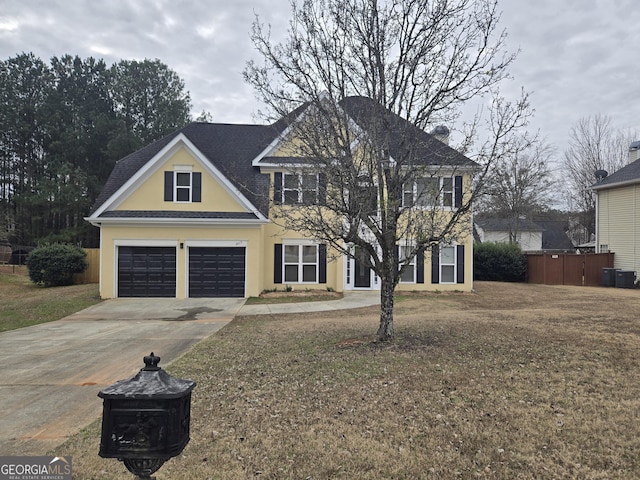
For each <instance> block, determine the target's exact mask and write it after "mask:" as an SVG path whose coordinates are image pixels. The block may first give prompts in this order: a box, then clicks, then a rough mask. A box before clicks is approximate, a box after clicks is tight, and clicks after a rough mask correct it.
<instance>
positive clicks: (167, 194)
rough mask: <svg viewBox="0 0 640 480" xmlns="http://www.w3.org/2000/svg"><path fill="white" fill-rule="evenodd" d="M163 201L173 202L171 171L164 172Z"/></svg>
mask: <svg viewBox="0 0 640 480" xmlns="http://www.w3.org/2000/svg"><path fill="white" fill-rule="evenodd" d="M164 201H165V202H173V172H164Z"/></svg>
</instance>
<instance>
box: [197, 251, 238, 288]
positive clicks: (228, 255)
mask: <svg viewBox="0 0 640 480" xmlns="http://www.w3.org/2000/svg"><path fill="white" fill-rule="evenodd" d="M244 286H245V248H244V247H191V248H189V297H191V298H197V297H244Z"/></svg>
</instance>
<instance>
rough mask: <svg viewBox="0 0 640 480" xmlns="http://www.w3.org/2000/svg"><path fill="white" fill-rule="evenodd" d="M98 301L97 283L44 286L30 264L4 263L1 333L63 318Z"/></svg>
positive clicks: (0, 274)
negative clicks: (31, 275) (33, 279)
mask: <svg viewBox="0 0 640 480" xmlns="http://www.w3.org/2000/svg"><path fill="white" fill-rule="evenodd" d="M98 302H100V297H99V295H98V285H97V284H88V285H70V286H65V287H51V288H44V287H40V286H38V285H34V284H33V283H31V280H30V279H29V275H28V274H27V269H26V267H24V266H20V265H0V332H3V331H6V330H13V329H16V328H22V327H27V326H29V325H36V324H38V323H45V322H50V321H52V320H59V319H60V318H63V317H66V316H67V315H70V314H72V313H74V312H77V311H78V310H82V309H83V308H86V307H89V306H91V305H94V304H96V303H98Z"/></svg>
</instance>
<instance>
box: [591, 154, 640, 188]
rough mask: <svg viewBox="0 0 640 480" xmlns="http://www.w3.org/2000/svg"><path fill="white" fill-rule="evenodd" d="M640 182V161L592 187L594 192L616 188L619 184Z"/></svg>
mask: <svg viewBox="0 0 640 480" xmlns="http://www.w3.org/2000/svg"><path fill="white" fill-rule="evenodd" d="M635 182H640V159H639V160H636V161H635V162H632V163H630V164H629V165H627V166H625V167H622V168H621V169H620V170H618V171H617V172H614V173H612V174H611V175H609V176H608V177H606V178H605V179H604V180H602V181H601V182H598V183H596V184H594V185H592V186H591V188H592V189H594V190H600V189H604V188H611V187H615V186H617V185H619V184H626V183H635Z"/></svg>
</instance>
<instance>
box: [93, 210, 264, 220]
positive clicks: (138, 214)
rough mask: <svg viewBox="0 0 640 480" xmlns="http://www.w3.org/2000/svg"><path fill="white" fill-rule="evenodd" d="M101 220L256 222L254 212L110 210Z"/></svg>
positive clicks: (102, 215)
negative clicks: (185, 219)
mask: <svg viewBox="0 0 640 480" xmlns="http://www.w3.org/2000/svg"><path fill="white" fill-rule="evenodd" d="M99 218H194V219H195V218H197V219H220V220H232V219H233V220H255V219H257V218H258V217H257V216H256V214H255V213H252V212H190V211H183V210H110V211H106V212H103V213H102V214H100V216H99Z"/></svg>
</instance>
